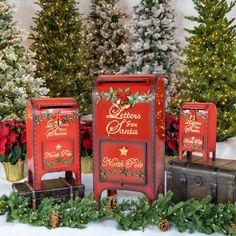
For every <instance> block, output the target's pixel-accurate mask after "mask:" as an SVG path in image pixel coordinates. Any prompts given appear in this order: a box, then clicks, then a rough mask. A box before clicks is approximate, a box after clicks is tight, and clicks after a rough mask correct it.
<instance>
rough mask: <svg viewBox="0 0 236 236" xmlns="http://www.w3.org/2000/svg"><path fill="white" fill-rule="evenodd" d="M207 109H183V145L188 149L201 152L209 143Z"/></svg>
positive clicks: (181, 122) (181, 119)
mask: <svg viewBox="0 0 236 236" xmlns="http://www.w3.org/2000/svg"><path fill="white" fill-rule="evenodd" d="M206 120H207V111H204V110H201V109H199V110H197V109H183V110H182V111H181V116H180V132H181V133H180V135H181V145H182V147H183V149H184V150H186V151H196V152H201V151H202V150H203V149H204V148H205V146H206V145H207V143H206V141H207V137H206V136H207V132H206V128H207V126H206Z"/></svg>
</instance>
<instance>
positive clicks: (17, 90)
mask: <svg viewBox="0 0 236 236" xmlns="http://www.w3.org/2000/svg"><path fill="white" fill-rule="evenodd" d="M12 10H13V7H12V6H10V5H9V4H8V3H7V1H5V0H0V119H4V120H9V119H13V120H16V119H24V118H25V117H24V111H25V105H26V101H27V99H28V98H30V97H42V96H45V95H47V93H48V89H46V88H45V87H43V84H44V81H43V80H42V79H40V78H35V66H34V65H33V64H32V63H31V62H30V60H31V59H30V57H31V55H32V53H31V52H30V51H27V50H26V48H25V47H23V46H22V44H21V43H22V40H23V39H24V37H25V35H24V34H23V32H22V31H21V30H20V29H19V28H18V26H17V25H16V23H15V22H14V21H13V18H12Z"/></svg>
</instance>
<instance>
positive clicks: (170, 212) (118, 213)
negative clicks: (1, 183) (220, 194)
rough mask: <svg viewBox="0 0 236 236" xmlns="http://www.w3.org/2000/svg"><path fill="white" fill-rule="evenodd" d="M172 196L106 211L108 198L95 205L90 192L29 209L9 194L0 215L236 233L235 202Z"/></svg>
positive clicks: (46, 222) (42, 222)
mask: <svg viewBox="0 0 236 236" xmlns="http://www.w3.org/2000/svg"><path fill="white" fill-rule="evenodd" d="M172 196H173V193H171V192H168V193H167V194H166V195H165V196H163V195H160V197H159V199H158V200H157V201H155V202H153V204H152V205H150V204H149V201H148V199H147V198H146V197H142V198H138V199H136V200H124V201H122V202H121V203H119V204H118V205H117V206H116V207H115V208H112V209H110V210H107V205H108V203H109V202H110V201H111V199H110V198H104V199H102V201H101V204H100V205H99V204H97V203H96V202H95V201H94V200H93V196H92V194H90V195H89V196H88V197H86V198H83V199H79V198H76V199H75V200H70V201H68V202H66V203H62V204H60V205H58V204H55V203H54V202H53V200H52V199H50V198H46V199H44V200H43V202H42V203H41V205H40V206H39V207H38V209H37V210H36V211H33V210H32V209H31V208H29V207H28V199H27V198H24V197H21V196H19V195H18V194H17V193H12V194H11V195H10V196H9V198H7V197H6V196H2V197H0V215H4V214H5V213H7V221H13V220H18V221H19V222H21V223H28V224H32V225H35V226H46V227H48V228H55V227H57V226H60V227H65V226H66V227H72V228H84V227H86V224H88V223H89V222H98V221H100V220H104V219H114V220H115V221H116V222H117V228H118V229H120V230H130V229H132V230H144V229H145V228H146V227H147V226H148V225H155V226H157V227H159V228H160V230H168V229H169V227H170V226H174V227H176V228H177V229H178V230H179V232H184V231H189V232H190V233H193V232H195V231H198V232H201V233H206V234H211V233H214V232H217V233H223V234H225V235H236V224H235V223H236V204H231V203H228V204H218V205H215V204H213V203H211V197H210V196H209V197H207V198H205V199H203V200H201V201H198V200H195V199H190V200H188V201H186V202H179V203H177V204H176V203H174V202H173V201H172Z"/></svg>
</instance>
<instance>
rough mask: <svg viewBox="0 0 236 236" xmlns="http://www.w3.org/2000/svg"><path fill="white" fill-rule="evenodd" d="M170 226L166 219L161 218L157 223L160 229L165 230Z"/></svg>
mask: <svg viewBox="0 0 236 236" xmlns="http://www.w3.org/2000/svg"><path fill="white" fill-rule="evenodd" d="M170 227H171V224H170V222H169V221H168V220H167V219H163V220H161V221H160V223H159V224H158V228H159V229H160V230H161V231H162V232H165V231H167V230H169V229H170Z"/></svg>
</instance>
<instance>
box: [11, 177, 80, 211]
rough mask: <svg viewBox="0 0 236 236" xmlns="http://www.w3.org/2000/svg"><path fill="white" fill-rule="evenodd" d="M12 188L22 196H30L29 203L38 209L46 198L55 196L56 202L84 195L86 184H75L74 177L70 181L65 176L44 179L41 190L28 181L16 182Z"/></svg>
mask: <svg viewBox="0 0 236 236" xmlns="http://www.w3.org/2000/svg"><path fill="white" fill-rule="evenodd" d="M12 188H13V190H14V191H16V192H18V193H19V195H20V196H24V197H27V198H29V205H30V207H32V208H33V209H36V207H37V206H38V205H39V204H40V203H41V202H42V200H43V199H44V198H53V199H54V201H55V203H61V202H66V201H68V200H70V199H74V198H75V197H80V198H83V197H84V185H83V184H80V185H75V181H74V179H71V180H70V181H68V180H66V179H65V178H58V179H50V180H43V181H42V188H41V189H40V190H34V189H33V188H32V187H31V185H30V184H29V183H28V182H27V181H25V182H23V183H14V184H13V185H12Z"/></svg>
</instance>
